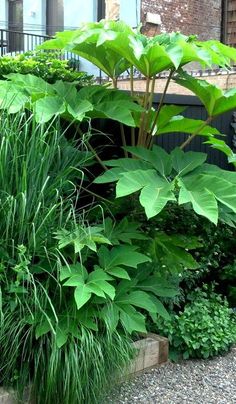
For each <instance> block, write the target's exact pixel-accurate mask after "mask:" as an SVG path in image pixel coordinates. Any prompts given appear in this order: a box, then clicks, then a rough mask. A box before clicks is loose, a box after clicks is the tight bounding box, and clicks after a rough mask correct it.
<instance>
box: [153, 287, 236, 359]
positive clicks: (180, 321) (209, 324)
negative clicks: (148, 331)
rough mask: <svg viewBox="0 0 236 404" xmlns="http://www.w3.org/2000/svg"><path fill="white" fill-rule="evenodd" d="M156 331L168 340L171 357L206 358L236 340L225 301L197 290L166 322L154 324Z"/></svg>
mask: <svg viewBox="0 0 236 404" xmlns="http://www.w3.org/2000/svg"><path fill="white" fill-rule="evenodd" d="M154 328H155V330H158V332H161V333H163V334H164V335H166V336H167V337H168V338H169V341H170V344H171V348H172V355H173V358H174V357H176V354H177V355H180V356H183V358H184V359H188V358H204V359H205V358H209V357H212V356H215V355H217V354H219V353H222V352H225V351H227V350H228V349H229V348H230V346H231V345H232V344H233V343H235V341H236V337H235V336H236V320H235V315H234V314H233V311H232V310H231V309H229V305H228V302H227V301H226V299H224V298H223V297H221V296H220V295H218V294H216V293H215V292H214V291H212V290H209V289H208V287H207V286H206V285H205V286H204V287H203V289H202V290H201V289H199V288H198V289H196V290H195V291H193V292H192V293H190V294H189V295H188V302H187V303H186V305H185V306H184V308H183V310H182V311H180V312H179V313H178V314H172V315H171V318H170V319H169V320H167V321H166V320H164V321H162V320H159V321H157V324H156V327H154Z"/></svg>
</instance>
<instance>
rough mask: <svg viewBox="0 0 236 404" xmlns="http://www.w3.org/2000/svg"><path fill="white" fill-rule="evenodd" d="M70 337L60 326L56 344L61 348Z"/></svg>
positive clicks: (57, 330)
mask: <svg viewBox="0 0 236 404" xmlns="http://www.w3.org/2000/svg"><path fill="white" fill-rule="evenodd" d="M67 339H68V334H67V333H66V332H65V331H64V330H63V329H62V328H60V327H59V326H58V327H57V329H56V345H57V347H58V348H59V349H60V348H61V347H62V346H63V345H65V344H66V342H67Z"/></svg>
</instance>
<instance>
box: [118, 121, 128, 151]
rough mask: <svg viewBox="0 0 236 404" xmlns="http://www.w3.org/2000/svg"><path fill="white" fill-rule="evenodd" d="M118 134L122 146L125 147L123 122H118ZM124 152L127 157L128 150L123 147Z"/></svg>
mask: <svg viewBox="0 0 236 404" xmlns="http://www.w3.org/2000/svg"><path fill="white" fill-rule="evenodd" d="M120 134H121V140H122V146H123V147H126V146H127V143H126V138H125V130H124V125H123V123H120ZM124 154H125V157H128V152H127V150H125V149H124Z"/></svg>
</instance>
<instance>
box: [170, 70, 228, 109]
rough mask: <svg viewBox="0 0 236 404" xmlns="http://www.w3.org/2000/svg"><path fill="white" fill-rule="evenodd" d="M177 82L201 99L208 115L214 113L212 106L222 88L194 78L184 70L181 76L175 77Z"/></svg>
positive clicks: (220, 94) (220, 93)
mask: <svg viewBox="0 0 236 404" xmlns="http://www.w3.org/2000/svg"><path fill="white" fill-rule="evenodd" d="M175 80H176V82H177V83H178V84H180V85H181V86H184V87H186V88H188V89H189V90H190V91H192V92H193V93H194V94H196V95H197V97H198V98H199V99H200V100H201V101H202V103H203V105H204V106H205V108H206V110H207V112H208V114H209V115H210V116H213V115H214V113H213V112H214V108H215V104H216V101H217V100H218V99H219V98H221V97H222V96H223V93H222V90H221V89H220V88H219V87H217V86H215V85H213V84H210V83H208V82H207V81H205V80H200V79H196V78H194V77H192V76H190V75H189V74H187V73H186V72H184V73H181V76H180V77H179V78H177V79H175Z"/></svg>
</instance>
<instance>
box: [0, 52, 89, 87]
mask: <svg viewBox="0 0 236 404" xmlns="http://www.w3.org/2000/svg"><path fill="white" fill-rule="evenodd" d="M76 68H78V62H77V66H76ZM10 73H21V74H29V73H30V74H34V75H35V76H37V77H41V78H42V79H44V80H45V81H47V82H48V83H55V82H56V81H57V80H62V81H67V82H73V81H76V82H77V84H78V86H84V85H88V84H90V83H91V80H92V76H88V75H87V74H86V73H84V72H79V71H78V70H76V69H74V68H73V61H69V60H64V59H63V57H62V53H60V52H46V51H29V52H26V53H23V54H19V55H16V56H3V57H1V58H0V78H1V79H3V78H4V75H7V74H10Z"/></svg>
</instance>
